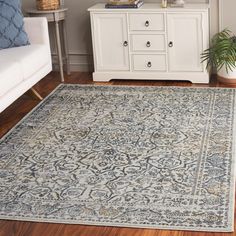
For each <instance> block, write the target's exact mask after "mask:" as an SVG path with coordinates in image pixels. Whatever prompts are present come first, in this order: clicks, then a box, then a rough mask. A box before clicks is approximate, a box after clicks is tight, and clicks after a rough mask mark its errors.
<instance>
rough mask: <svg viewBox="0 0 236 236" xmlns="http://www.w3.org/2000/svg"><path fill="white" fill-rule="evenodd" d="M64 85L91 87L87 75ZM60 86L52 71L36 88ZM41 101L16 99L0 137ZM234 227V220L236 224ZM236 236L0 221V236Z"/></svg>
mask: <svg viewBox="0 0 236 236" xmlns="http://www.w3.org/2000/svg"><path fill="white" fill-rule="evenodd" d="M65 81H66V82H65V83H76V84H77V83H78V84H93V81H92V76H91V74H89V73H82V72H76V73H72V74H71V75H70V76H68V77H66V78H65ZM59 84H60V76H59V74H58V73H56V72H53V73H51V74H49V75H48V76H47V77H46V78H44V79H43V80H41V81H40V82H39V83H38V84H37V85H36V86H35V89H36V90H37V91H38V92H39V93H40V94H41V95H42V96H43V97H45V96H47V95H48V94H49V93H50V92H51V91H52V90H53V89H54V88H56V87H57V86H58V85H59ZM96 84H99V85H127V86H129V85H132V86H185V87H186V86H191V87H235V88H236V85H224V84H221V83H219V82H217V81H216V79H215V78H212V80H211V82H210V84H207V85H200V84H191V83H189V82H176V81H119V80H114V81H111V82H109V83H96ZM39 102H40V101H39V100H37V99H35V98H34V97H32V96H29V95H27V94H25V95H23V96H22V97H21V98H19V99H18V100H17V101H16V102H15V103H13V104H12V105H11V106H10V107H9V108H7V109H6V110H5V111H4V112H2V113H1V114H0V137H2V136H3V135H4V134H6V133H7V132H8V131H9V130H10V129H11V128H12V127H14V125H16V124H17V123H18V122H19V121H20V120H21V119H22V118H23V117H24V116H25V115H26V114H27V113H28V112H30V111H31V110H32V109H33V108H34V107H35V106H36V105H37V104H38V103H39ZM235 224H236V221H235ZM233 235H235V236H236V232H235V233H205V232H188V231H168V230H149V229H132V228H119V227H98V226H84V225H65V224H49V223H31V222H20V221H7V220H0V236H233Z"/></svg>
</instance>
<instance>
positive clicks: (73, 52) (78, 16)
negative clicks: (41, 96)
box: [22, 0, 235, 71]
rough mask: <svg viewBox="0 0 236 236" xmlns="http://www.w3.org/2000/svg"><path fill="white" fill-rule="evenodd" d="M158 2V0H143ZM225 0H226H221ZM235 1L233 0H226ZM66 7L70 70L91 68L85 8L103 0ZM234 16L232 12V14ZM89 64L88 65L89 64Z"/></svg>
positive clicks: (72, 0)
mask: <svg viewBox="0 0 236 236" xmlns="http://www.w3.org/2000/svg"><path fill="white" fill-rule="evenodd" d="M144 1H145V3H148V2H158V1H160V0H144ZM206 1H207V0H186V2H206ZM210 1H211V35H213V34H214V33H216V32H217V31H218V0H210ZM223 1H226V0H223ZM227 1H235V0H227ZM35 2H36V1H35V0H22V5H23V9H27V8H32V7H34V6H35ZM64 2H65V5H66V7H67V8H68V18H67V31H68V41H69V42H68V43H69V52H70V61H71V65H72V70H75V71H76V70H80V71H85V70H88V69H89V68H90V69H91V64H92V60H91V58H92V56H91V55H92V47H91V44H92V43H91V36H90V35H91V33H90V21H89V13H88V12H87V9H88V8H89V7H90V6H92V5H94V4H95V3H99V2H104V0H102V1H101V0H64ZM233 16H234V14H233ZM89 65H90V66H89Z"/></svg>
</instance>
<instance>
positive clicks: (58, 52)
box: [55, 21, 65, 82]
mask: <svg viewBox="0 0 236 236" xmlns="http://www.w3.org/2000/svg"><path fill="white" fill-rule="evenodd" d="M55 28H56V41H57V54H58V64H59V69H60V75H61V82H64V81H65V80H64V73H63V58H62V52H61V40H60V30H59V22H58V21H56V22H55Z"/></svg>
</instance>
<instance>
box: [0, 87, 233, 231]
mask: <svg viewBox="0 0 236 236" xmlns="http://www.w3.org/2000/svg"><path fill="white" fill-rule="evenodd" d="M235 96H236V92H235V90H234V89H217V88H180V87H112V86H106V87H102V86H80V85H61V86H59V87H58V88H57V89H56V90H55V91H54V92H53V93H52V94H51V95H50V96H48V97H47V98H46V99H45V100H44V101H43V102H42V103H41V104H40V105H38V106H37V107H36V108H35V109H34V110H33V111H32V112H31V113H30V114H29V115H28V116H27V117H25V118H24V119H23V120H22V121H21V122H20V123H19V124H18V125H17V126H16V127H14V128H13V129H12V130H11V131H10V132H9V134H7V135H6V136H5V137H3V138H2V139H1V140H0V218H1V219H10V220H25V221H37V222H54V223H70V224H88V225H105V226H124V227H140V228H155V229H173V230H194V231H214V232H227V231H233V215H234V214H233V213H234V158H235V153H234V144H233V137H234V124H233V123H234V120H235V118H234V117H235Z"/></svg>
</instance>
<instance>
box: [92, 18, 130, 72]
mask: <svg viewBox="0 0 236 236" xmlns="http://www.w3.org/2000/svg"><path fill="white" fill-rule="evenodd" d="M92 19H93V23H94V25H93V27H94V28H93V30H94V34H93V37H94V38H93V43H94V53H95V58H94V59H95V65H96V70H98V71H112V70H113V71H120V70H122V71H125V70H129V49H128V46H129V45H128V31H127V19H126V14H94V15H93V18H92Z"/></svg>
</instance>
